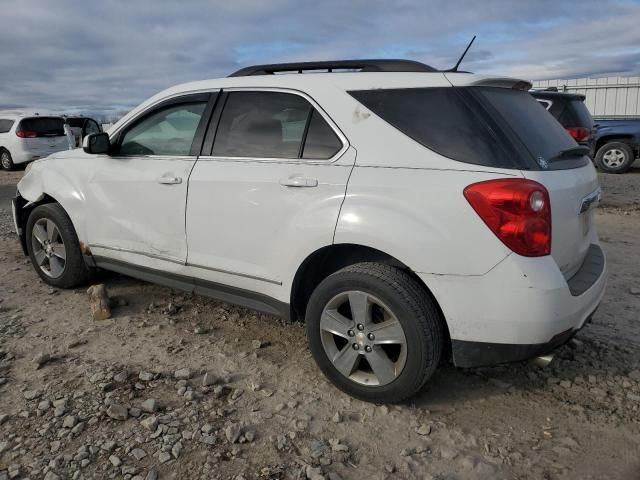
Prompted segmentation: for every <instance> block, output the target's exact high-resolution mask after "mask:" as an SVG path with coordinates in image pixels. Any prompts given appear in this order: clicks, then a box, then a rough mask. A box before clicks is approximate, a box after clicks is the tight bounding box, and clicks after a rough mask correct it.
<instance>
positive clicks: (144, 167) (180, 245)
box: [86, 95, 208, 270]
mask: <svg viewBox="0 0 640 480" xmlns="http://www.w3.org/2000/svg"><path fill="white" fill-rule="evenodd" d="M207 100H208V96H207V95H205V96H203V95H194V96H182V97H180V98H179V99H176V100H175V102H164V103H163V105H162V106H159V107H157V108H152V109H150V110H149V111H148V112H145V113H144V114H143V115H142V116H140V117H138V118H136V119H135V120H133V122H132V123H131V125H128V126H126V127H125V128H124V129H123V130H121V131H120V132H118V134H117V136H116V138H115V139H112V142H113V143H114V145H113V150H114V151H113V153H112V155H110V156H108V155H103V156H100V157H99V158H95V159H92V161H93V160H95V162H96V164H97V166H96V168H95V171H94V175H93V177H92V178H91V179H90V181H89V185H88V189H87V192H86V195H87V199H86V202H87V211H88V212H91V217H89V218H87V221H86V225H87V237H88V240H89V247H90V249H91V252H92V253H93V255H98V256H105V257H109V258H112V259H117V260H122V261H126V262H128V263H134V264H138V265H145V266H150V267H156V268H163V269H170V270H171V268H170V267H168V266H167V265H166V264H174V265H175V264H178V265H180V264H182V265H184V263H185V261H186V257H187V243H186V237H185V202H186V198H187V185H188V179H189V174H190V173H191V169H192V168H193V165H194V164H195V161H196V158H197V156H196V154H197V149H196V148H192V146H193V144H194V139H195V138H196V133H197V131H198V128H199V127H200V124H201V123H204V122H205V120H204V117H205V115H204V112H205V109H206V106H207Z"/></svg>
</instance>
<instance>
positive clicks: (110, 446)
mask: <svg viewBox="0 0 640 480" xmlns="http://www.w3.org/2000/svg"><path fill="white" fill-rule="evenodd" d="M100 448H101V449H102V450H104V451H105V452H113V450H114V449H115V448H116V442H114V441H113V440H107V441H106V442H104V443H103V444H102V446H101V447H100Z"/></svg>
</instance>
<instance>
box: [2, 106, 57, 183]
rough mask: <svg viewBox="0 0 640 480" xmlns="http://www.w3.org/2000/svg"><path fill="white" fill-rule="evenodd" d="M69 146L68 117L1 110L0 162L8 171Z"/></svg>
mask: <svg viewBox="0 0 640 480" xmlns="http://www.w3.org/2000/svg"><path fill="white" fill-rule="evenodd" d="M68 148H69V147H68V143H67V138H66V137H65V134H64V118H62V117H58V116H44V115H43V116H39V115H29V116H25V115H15V114H14V115H2V114H1V113H0V165H1V166H2V168H3V169H4V170H13V169H14V168H15V167H16V166H17V165H19V164H26V163H28V162H31V161H33V160H37V159H39V158H43V157H46V156H47V155H49V154H51V153H55V152H60V151H62V150H67V149H68Z"/></svg>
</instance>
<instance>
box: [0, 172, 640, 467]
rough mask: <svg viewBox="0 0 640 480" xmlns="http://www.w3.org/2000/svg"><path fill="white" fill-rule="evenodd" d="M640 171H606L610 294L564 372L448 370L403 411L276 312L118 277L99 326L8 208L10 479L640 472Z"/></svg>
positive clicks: (4, 230) (3, 227) (1, 230)
mask: <svg viewBox="0 0 640 480" xmlns="http://www.w3.org/2000/svg"><path fill="white" fill-rule="evenodd" d="M21 174H22V172H18V174H11V175H12V176H13V177H12V181H15V180H16V179H17V178H19V176H20V175H21ZM3 175H5V174H3V173H2V172H0V182H9V181H8V180H7V178H8V177H3ZM639 180H640V171H638V172H635V173H630V174H627V175H609V176H603V177H602V184H603V187H604V190H605V207H604V208H601V209H600V211H599V213H598V214H597V223H598V226H599V229H600V233H601V236H602V239H603V245H604V248H605V250H606V253H607V255H608V260H609V268H610V277H609V278H610V281H609V287H608V292H607V294H606V296H605V299H604V301H603V303H602V305H601V307H600V309H599V310H598V312H597V313H596V315H595V316H594V318H593V322H592V323H591V324H590V325H588V326H587V327H586V328H585V329H584V330H583V331H581V332H580V333H579V334H578V336H577V337H576V339H575V340H574V341H572V342H571V343H570V344H569V345H567V346H565V347H562V348H561V349H560V350H559V351H558V355H557V356H556V358H555V359H554V361H553V362H552V363H551V364H550V365H549V366H548V367H546V368H544V369H539V368H536V367H533V366H532V365H530V364H528V363H521V364H516V365H509V366H501V367H495V368H482V369H456V368H454V367H452V366H450V365H444V366H443V367H442V368H441V369H440V370H439V371H438V373H437V374H436V375H435V377H434V378H433V380H432V381H431V382H430V383H429V384H428V386H427V387H426V389H425V390H424V392H423V393H421V394H420V395H418V396H417V397H416V398H414V399H413V400H412V401H411V402H408V403H405V404H401V405H396V406H374V405H371V404H366V403H363V402H360V401H357V400H353V399H351V398H349V397H348V396H346V395H344V394H342V393H341V392H339V391H337V390H336V389H335V388H333V387H332V386H331V385H330V384H329V383H328V382H327V381H326V380H325V379H324V378H323V377H322V375H321V374H320V373H319V371H318V370H317V369H316V367H315V366H314V364H313V360H312V358H311V356H310V354H309V353H308V351H307V348H306V341H305V337H304V331H303V328H302V326H301V325H299V324H290V323H284V322H282V321H281V320H279V319H277V318H274V317H271V316H268V315H262V314H259V313H256V312H253V311H250V310H245V309H242V308H237V307H234V306H231V305H228V304H224V303H219V302H215V301H211V300H208V299H206V298H202V297H198V296H191V295H185V294H182V293H180V292H177V291H173V290H170V289H166V288H161V287H157V286H153V285H150V284H146V283H143V282H138V281H135V280H132V279H129V278H126V277H121V276H118V275H112V274H106V273H105V274H102V275H101V276H100V277H99V278H98V281H100V282H104V283H105V284H106V286H107V288H108V290H109V293H110V296H111V298H112V303H113V317H112V318H110V319H108V320H104V321H94V320H92V319H91V316H90V311H89V299H88V296H87V294H86V292H85V290H84V289H78V290H66V291H65V290H54V289H51V288H49V287H48V286H46V285H45V284H43V283H42V282H41V281H39V279H38V277H37V275H36V274H35V273H34V271H33V270H32V268H31V266H30V264H29V263H28V261H27V260H26V259H25V258H24V257H23V256H22V255H21V252H20V248H19V246H18V245H17V243H16V239H15V237H14V235H13V233H12V232H11V230H12V226H11V218H10V213H9V211H8V210H7V209H4V210H2V209H0V480H5V479H7V478H27V477H28V478H31V479H42V478H44V479H46V480H55V479H62V478H125V479H136V480H139V479H154V478H180V479H197V478H202V479H210V478H220V479H236V480H240V479H246V480H249V479H314V480H315V479H322V478H325V479H339V478H343V479H351V478H372V479H383V478H388V479H401V478H402V479H404V478H419V479H448V480H454V479H460V480H462V479H465V480H466V479H472V480H473V479H530V478H533V479H593V480H595V479H598V480H600V479H616V480H618V479H628V480H632V479H638V478H640V460H639V459H640V446H639V445H640V326H639V324H638V313H637V312H638V311H639V310H640V276H639V275H640V268H639V267H640V255H638V248H639V245H640V240H639V238H640V211H639V209H638V202H639V197H638V191H639V190H640V189H639V188H638V181H639ZM9 183H10V182H9Z"/></svg>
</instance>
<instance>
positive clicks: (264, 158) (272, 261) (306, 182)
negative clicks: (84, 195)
mask: <svg viewBox="0 0 640 480" xmlns="http://www.w3.org/2000/svg"><path fill="white" fill-rule="evenodd" d="M219 103H220V105H219V107H218V108H217V111H216V113H215V114H214V116H213V119H212V121H211V130H210V132H209V134H208V137H207V140H206V141H205V147H204V149H203V155H204V153H205V152H208V155H206V156H202V157H200V158H199V159H198V162H197V164H196V166H195V167H194V170H193V173H192V174H191V178H190V181H189V197H188V204H187V240H188V243H189V254H188V259H187V263H188V265H189V267H190V269H191V270H190V272H191V275H192V276H194V277H197V278H201V279H205V280H208V281H213V282H217V283H222V284H226V285H231V286H236V287H239V288H245V289H251V290H253V291H258V292H263V293H270V294H273V290H272V289H273V288H276V289H277V288H278V287H279V286H280V285H282V284H283V283H284V282H286V280H287V279H288V278H289V276H290V275H291V276H292V275H293V274H290V270H291V269H292V268H294V267H292V265H295V267H297V266H298V265H299V264H300V262H302V260H303V259H304V256H306V255H308V254H309V253H311V252H312V251H313V250H314V249H315V248H318V247H319V246H324V245H330V244H331V243H332V242H333V234H334V230H335V225H336V220H337V218H338V213H339V210H340V206H341V204H342V201H343V198H344V195H345V188H346V184H347V179H348V178H349V174H350V172H351V169H352V167H353V164H354V162H355V152H354V151H353V150H352V149H349V148H348V145H347V141H346V138H344V136H343V135H342V133H341V132H340V131H339V130H338V129H337V127H336V126H335V125H334V124H333V122H332V121H331V120H330V118H329V117H328V116H327V115H326V114H325V113H324V112H323V111H322V110H321V109H320V107H319V106H317V105H316V104H315V103H314V102H313V101H312V99H311V98H309V97H307V96H305V95H303V94H300V93H299V92H292V91H273V90H271V91H266V90H255V89H252V90H242V89H234V90H229V91H228V92H227V93H224V94H223V95H222V97H221V99H220V101H219ZM216 127H217V131H216ZM214 133H215V139H214ZM299 257H303V258H299ZM282 290H283V291H285V290H286V289H282ZM286 301H288V298H286Z"/></svg>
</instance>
